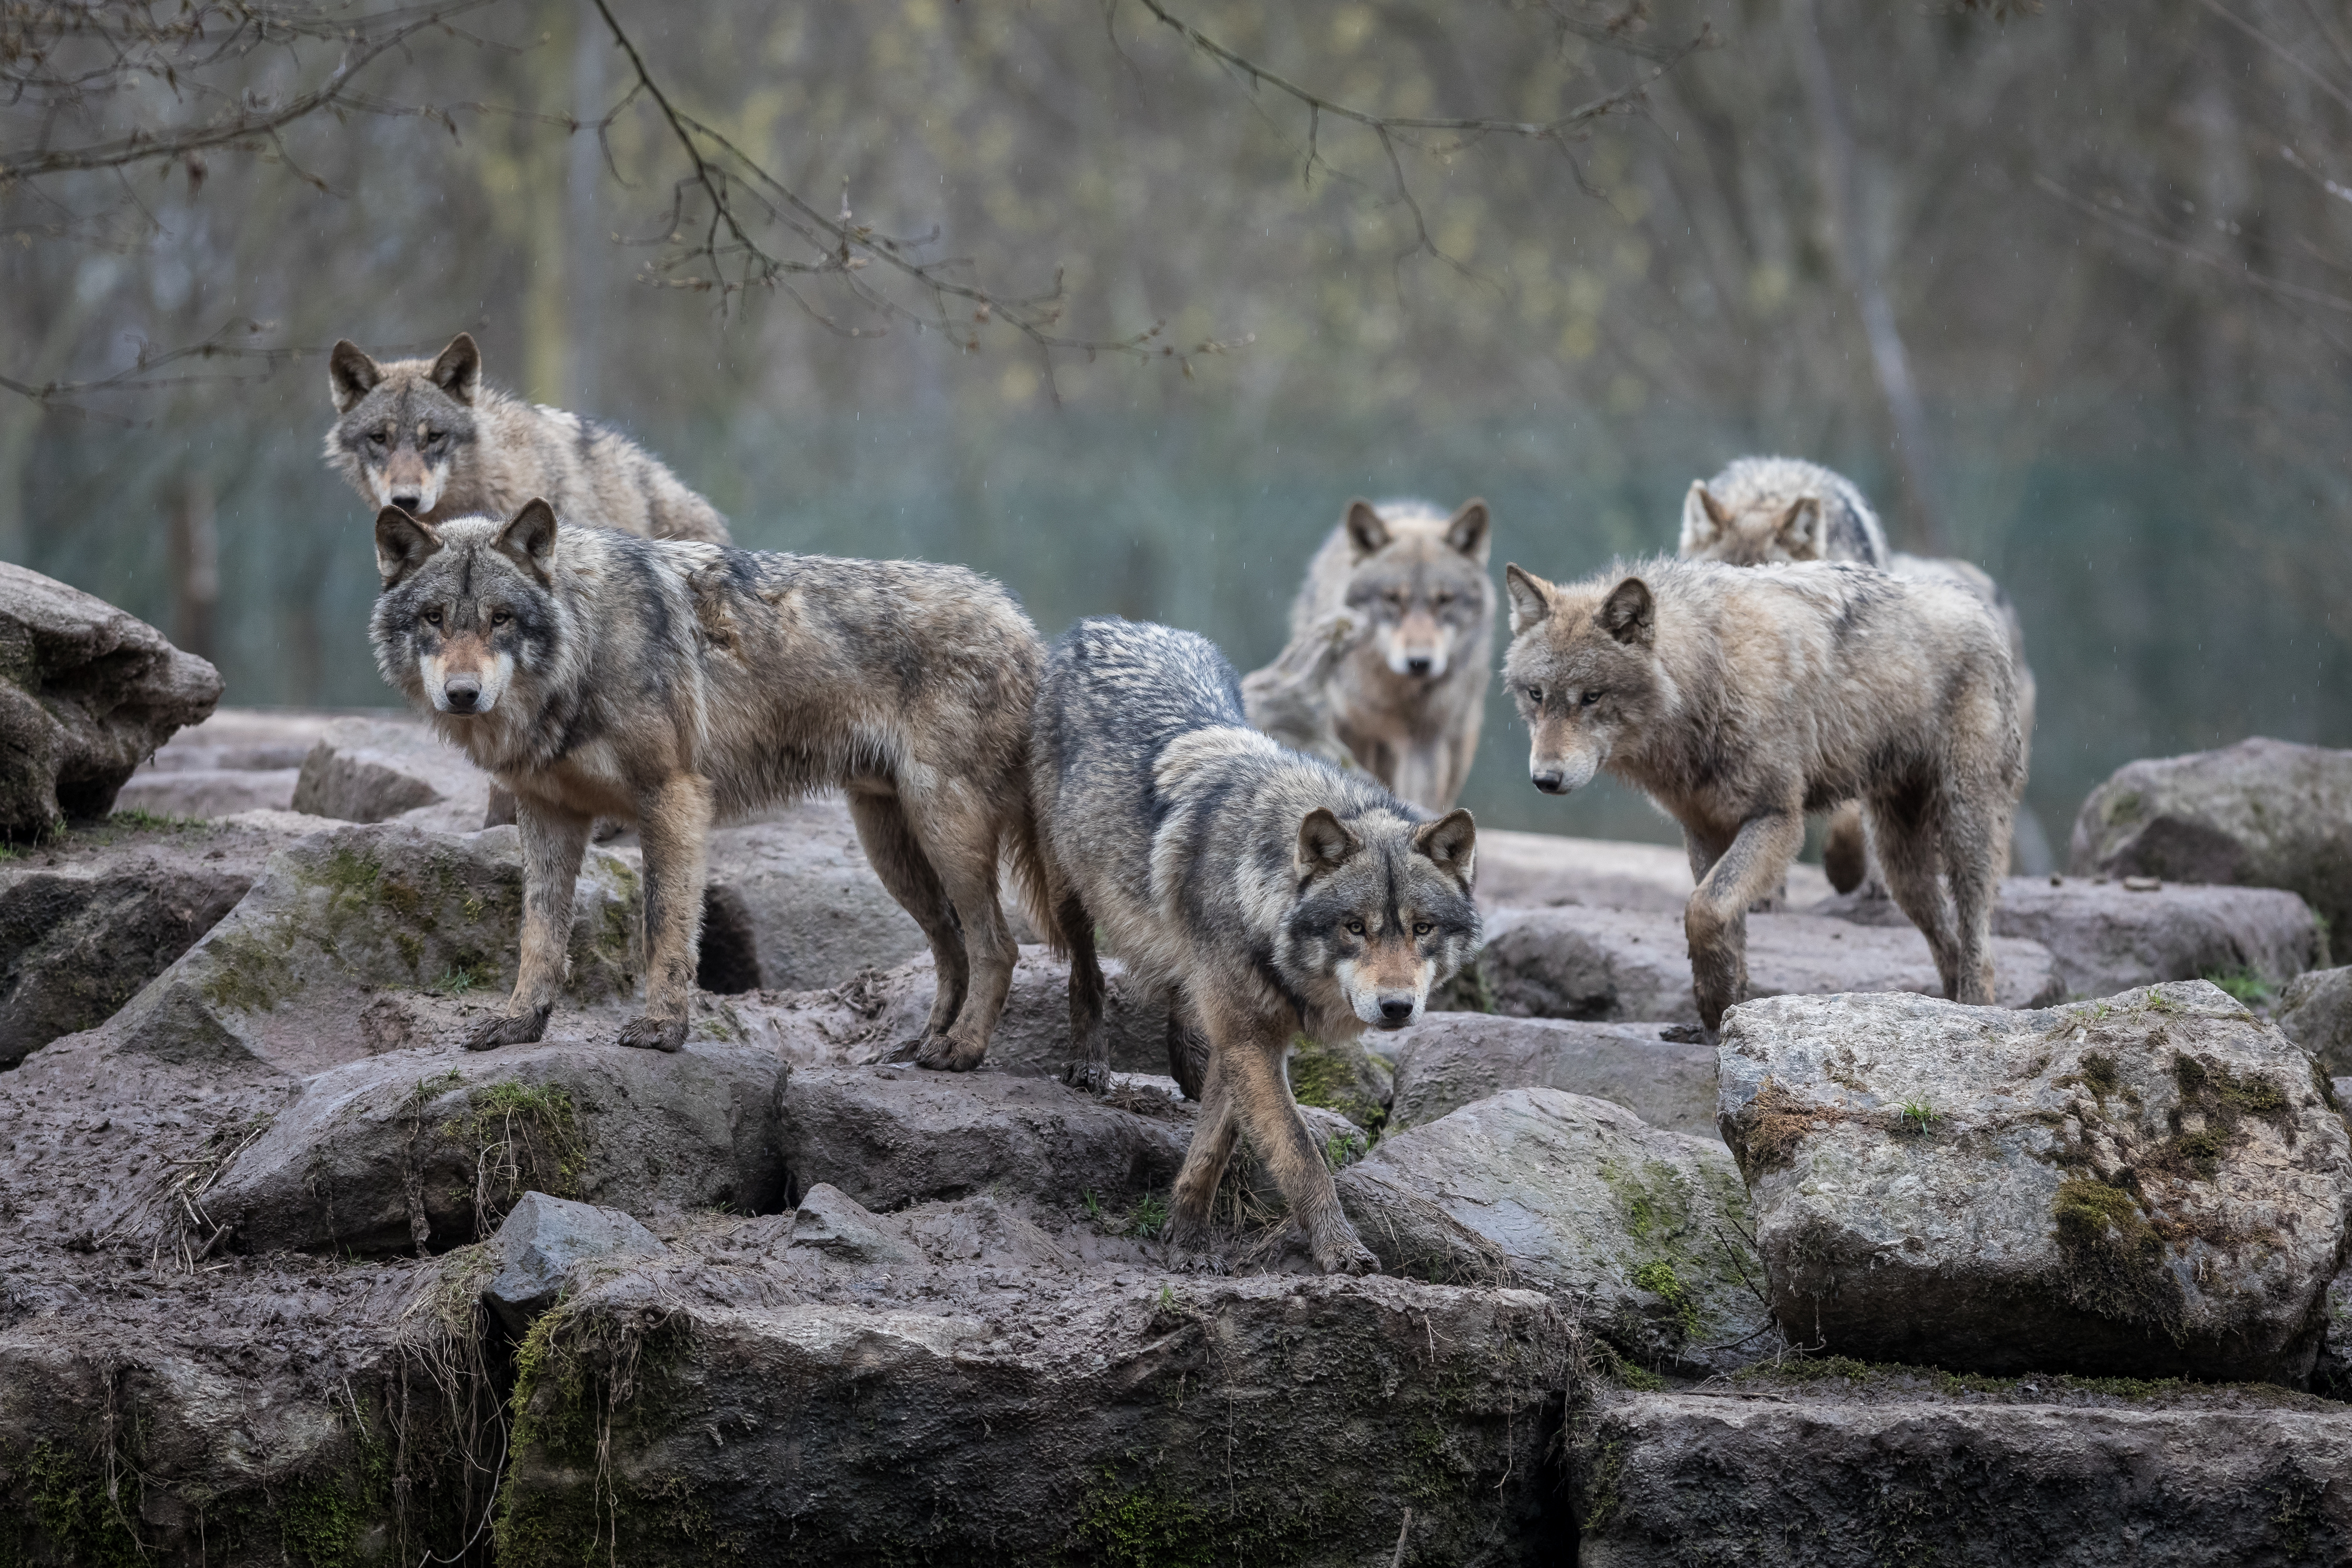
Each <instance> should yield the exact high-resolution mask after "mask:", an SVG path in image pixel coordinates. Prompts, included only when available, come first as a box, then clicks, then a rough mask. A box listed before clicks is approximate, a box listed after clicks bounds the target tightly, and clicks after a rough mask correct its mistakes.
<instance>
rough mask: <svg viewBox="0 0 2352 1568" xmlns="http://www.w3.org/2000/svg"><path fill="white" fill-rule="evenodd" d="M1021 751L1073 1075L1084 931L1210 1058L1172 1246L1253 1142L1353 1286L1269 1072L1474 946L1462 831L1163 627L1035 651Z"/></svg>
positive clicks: (1416, 1008) (1089, 976)
mask: <svg viewBox="0 0 2352 1568" xmlns="http://www.w3.org/2000/svg"><path fill="white" fill-rule="evenodd" d="M1033 735H1034V740H1033V746H1032V756H1031V769H1032V788H1033V791H1034V799H1035V807H1034V814H1033V815H1034V816H1035V818H1036V820H1037V821H1038V822H1039V823H1040V824H1041V825H1042V827H1043V833H1044V843H1045V857H1044V858H1045V875H1046V879H1047V883H1048V890H1047V895H1046V900H1045V901H1046V902H1047V903H1048V904H1049V905H1050V906H1051V907H1053V908H1054V909H1055V911H1056V921H1055V923H1056V926H1057V928H1058V930H1059V932H1060V935H1061V938H1062V940H1063V941H1064V942H1066V943H1067V944H1068V945H1069V947H1070V948H1071V951H1072V965H1071V1021H1072V1030H1073V1034H1074V1037H1075V1045H1076V1051H1077V1053H1078V1056H1079V1058H1081V1059H1080V1062H1079V1064H1078V1066H1079V1067H1080V1068H1082V1069H1094V1070H1093V1071H1092V1072H1091V1073H1090V1074H1089V1076H1098V1069H1099V1065H1100V1063H1101V1062H1102V1059H1103V1037H1102V1032H1101V980H1100V973H1099V970H1098V968H1097V964H1096V960H1095V955H1094V950H1093V941H1094V937H1093V932H1094V930H1095V927H1096V925H1097V922H1098V923H1099V924H1100V926H1101V928H1102V930H1103V931H1105V932H1106V933H1107V934H1108V938H1109V941H1110V942H1111V944H1112V946H1113V947H1114V949H1115V950H1116V951H1117V952H1118V955H1119V958H1120V960H1121V961H1122V962H1123V963H1126V964H1127V965H1128V966H1129V973H1130V974H1132V975H1134V976H1135V978H1136V980H1137V981H1138V982H1139V983H1140V984H1143V985H1145V986H1149V987H1160V988H1165V989H1167V990H1170V991H1172V992H1174V993H1176V994H1177V995H1178V997H1179V998H1180V1005H1181V1010H1182V1012H1183V1014H1184V1016H1186V1018H1187V1019H1188V1021H1190V1022H1192V1023H1194V1024H1196V1025H1197V1026H1199V1028H1200V1029H1201V1031H1202V1033H1203V1034H1205V1036H1206V1037H1207V1040H1208V1046H1209V1059H1208V1067H1207V1073H1206V1077H1205V1080H1204V1082H1203V1085H1202V1092H1201V1095H1200V1098H1201V1100H1202V1113H1201V1119H1200V1121H1198V1123H1197V1124H1196V1130H1195V1131H1194V1134H1193V1139H1192V1147H1191V1150H1190V1151H1189V1152H1188V1153H1187V1154H1186V1157H1185V1164H1184V1169H1183V1172H1182V1173H1181V1174H1180V1175H1179V1177H1178V1180H1177V1187H1176V1194H1175V1203H1174V1220H1175V1234H1176V1235H1177V1237H1179V1239H1180V1240H1183V1239H1190V1240H1197V1239H1198V1238H1199V1237H1200V1236H1201V1235H1202V1232H1203V1230H1204V1228H1205V1226H1206V1224H1207V1218H1208V1210H1209V1201H1210V1199H1211V1197H1212V1196H1213V1194H1214V1192H1215V1189H1216V1184H1217V1180H1218V1178H1219V1176H1220V1175H1221V1174H1222V1173H1223V1169H1224V1165H1225V1163H1226V1161H1227V1160H1228V1159H1229V1158H1230V1156H1231V1153H1232V1149H1233V1142H1234V1137H1235V1136H1236V1135H1237V1133H1238V1132H1239V1131H1242V1130H1244V1128H1245V1129H1246V1130H1247V1131H1248V1133H1249V1136H1250V1140H1251V1146H1252V1147H1253V1148H1254V1149H1255V1150H1257V1151H1258V1152H1259V1153H1260V1154H1261V1155H1262V1156H1263V1157H1265V1159H1266V1160H1267V1161H1268V1163H1269V1164H1270V1165H1271V1166H1272V1168H1273V1171H1274V1173H1275V1178H1276V1183H1277V1184H1278V1185H1279V1186H1280V1187H1281V1189H1282V1191H1283V1193H1284V1194H1285V1195H1286V1197H1287V1198H1288V1199H1289V1201H1290V1204H1291V1208H1292V1213H1293V1214H1294V1215H1296V1216H1297V1218H1298V1219H1299V1221H1300V1223H1301V1224H1302V1225H1303V1226H1305V1227H1306V1230H1307V1239H1308V1245H1309V1247H1310V1248H1311V1249H1312V1250H1313V1252H1314V1254H1315V1256H1316V1258H1317V1261H1318V1264H1320V1265H1321V1266H1322V1267H1323V1268H1326V1269H1340V1268H1347V1269H1356V1268H1364V1267H1368V1266H1369V1265H1370V1255H1369V1254H1368V1253H1366V1252H1365V1250H1364V1248H1363V1247H1362V1244H1361V1242H1360V1241H1359V1240H1358V1239H1357V1237H1356V1236H1355V1233H1354V1231H1353V1229H1352V1227H1350V1226H1349V1224H1348V1221H1347V1218H1346V1216H1345V1215H1342V1214H1341V1213H1340V1212H1339V1201H1338V1196H1337V1194H1336V1192H1335V1191H1334V1189H1333V1187H1332V1185H1331V1178H1330V1173H1329V1172H1328V1170H1327V1169H1326V1168H1325V1166H1324V1164H1323V1161H1322V1157H1321V1155H1320V1154H1319V1153H1318V1152H1317V1151H1316V1149H1315V1148H1314V1146H1313V1144H1312V1142H1311V1141H1310V1140H1309V1139H1308V1138H1307V1132H1306V1129H1305V1127H1304V1125H1303V1123H1302V1122H1301V1121H1300V1120H1299V1118H1298V1114H1297V1108H1296V1102H1295V1101H1293V1100H1292V1099H1291V1097H1290V1091H1289V1088H1288V1085H1287V1083H1286V1081H1285V1079H1284V1075H1283V1068H1282V1062H1283V1058H1284V1057H1285V1056H1286V1053H1287V1051H1288V1048H1289V1042H1290V1040H1291V1039H1292V1038H1293V1037H1294V1036H1296V1035H1298V1034H1301V1033H1304V1034H1307V1035H1309V1036H1312V1037H1316V1038H1318V1039H1324V1040H1333V1039H1348V1038H1352V1037H1354V1036H1356V1035H1357V1034H1358V1033H1360V1031H1361V1030H1363V1029H1364V1028H1365V1027H1366V1026H1378V1027H1383V1028H1398V1027H1402V1026H1404V1025H1406V1024H1408V1023H1410V1022H1412V1020H1413V1019H1414V1018H1416V1017H1417V1016H1419V1015H1420V1013H1421V1011H1422V1009H1423V1006H1424V1005H1426V1003H1427V1000H1428V995H1429V991H1430V988H1431V986H1432V985H1433V984H1438V983H1441V982H1442V981H1443V980H1444V979H1445V978H1446V977H1447V976H1449V975H1451V974H1452V973H1454V971H1455V970H1457V969H1458V968H1459V967H1460V966H1461V964H1462V963H1464V962H1465V960H1466V959H1467V958H1468V957H1469V955H1470V953H1471V952H1473V951H1474V950H1475V948H1476V946H1477V944H1478V942H1479V936H1480V930H1479V921H1478V910H1477V905H1476V903H1475V900H1473V899H1472V897H1471V892H1470V883H1471V877H1472V872H1473V868H1474V863H1475V862H1474V855H1475V829H1474V827H1473V826H1472V825H1471V822H1470V817H1469V814H1468V813H1467V812H1460V811H1457V812H1454V813H1453V814H1452V815H1450V816H1446V817H1444V818H1443V819H1441V820H1438V821H1434V822H1433V821H1429V820H1427V816H1426V814H1425V813H1423V812H1421V811H1419V810H1418V809H1416V808H1414V807H1412V806H1411V805H1406V804H1405V803H1403V802H1402V801H1400V800H1398V799H1397V798H1396V797H1395V796H1393V795H1391V794H1389V792H1388V791H1386V790H1384V789H1382V788H1381V787H1380V786H1379V785H1378V784H1374V783H1373V782H1371V781H1370V780H1369V779H1366V778H1363V777H1361V776H1360V775H1353V774H1347V773H1340V772H1339V770H1337V769H1335V768H1333V767H1331V766H1330V765H1329V764H1328V763H1322V762H1319V761H1318V760H1316V759H1313V758H1310V757H1307V756H1303V755H1301V754H1299V753H1297V752H1289V751H1286V750H1285V749H1283V748H1282V747H1281V746H1279V745H1277V744H1276V743H1275V742H1273V741H1271V740H1269V739H1268V738H1267V737H1265V735H1262V734H1260V733H1258V732H1257V731H1254V730H1252V729H1250V728H1249V727H1248V725H1247V722H1246V721H1245V720H1244V716H1243V708H1242V700H1241V693H1240V689H1239V687H1238V684H1237V682H1236V680H1235V678H1234V671H1233V668H1232V667H1231V666H1230V665H1228V664H1227V663H1226V662H1225V660H1224V658H1223V655H1221V654H1219V653H1218V652H1217V650H1216V649H1215V648H1214V647H1212V646H1211V645H1210V644H1209V643H1208V642H1206V641H1205V640H1203V639H1202V638H1201V637H1195V636H1193V635H1192V634H1191V633H1189V632H1180V631H1174V630H1171V629H1170V628H1168V627H1166V626H1149V625H1139V624H1136V623H1132V622H1128V621H1122V620H1118V619H1109V618H1106V619H1097V620H1087V621H1082V622H1080V623H1079V624H1078V625H1077V626H1076V627H1075V628H1073V629H1072V630H1071V631H1070V632H1069V634H1068V635H1067V636H1066V637H1063V638H1062V639H1061V640H1060V641H1059V642H1057V643H1055V646H1054V648H1053V650H1052V652H1051V653H1050V655H1049V656H1048V658H1047V662H1046V668H1045V677H1044V679H1043V680H1042V681H1041V683H1040V685H1039V689H1038V698H1037V709H1036V718H1035V721H1034V730H1033Z"/></svg>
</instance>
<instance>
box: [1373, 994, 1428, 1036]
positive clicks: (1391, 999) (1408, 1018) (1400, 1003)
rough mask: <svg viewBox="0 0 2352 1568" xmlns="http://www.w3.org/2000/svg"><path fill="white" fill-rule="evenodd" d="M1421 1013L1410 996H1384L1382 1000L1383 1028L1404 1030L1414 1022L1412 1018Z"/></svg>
mask: <svg viewBox="0 0 2352 1568" xmlns="http://www.w3.org/2000/svg"><path fill="white" fill-rule="evenodd" d="M1419 1011H1420V1008H1419V1007H1417V1006H1416V1005H1414V1003H1413V999H1412V997H1410V996H1383V997H1381V1028H1383V1029H1402V1028H1403V1027H1404V1026H1406V1025H1407V1024H1410V1023H1412V1016H1413V1015H1414V1014H1415V1013H1417V1012H1419Z"/></svg>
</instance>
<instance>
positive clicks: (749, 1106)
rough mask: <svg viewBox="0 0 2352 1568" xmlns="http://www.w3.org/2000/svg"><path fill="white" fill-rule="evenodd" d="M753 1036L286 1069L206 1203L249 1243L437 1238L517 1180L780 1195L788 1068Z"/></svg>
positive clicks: (761, 1208) (656, 1205) (547, 1189)
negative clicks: (261, 1128)
mask: <svg viewBox="0 0 2352 1568" xmlns="http://www.w3.org/2000/svg"><path fill="white" fill-rule="evenodd" d="M787 1070H788V1069H787V1068H785V1066H784V1064H783V1063H782V1061H780V1060H778V1059H777V1058H776V1057H775V1056H774V1054H773V1053H772V1052H770V1051H768V1050H765V1049H763V1048H761V1047H757V1046H745V1045H740V1044H737V1043H734V1042H730V1041H724V1040H712V1039H689V1040H688V1042H687V1047H686V1048H685V1049H684V1050H683V1051H679V1052H677V1053H676V1054H669V1053H665V1052H660V1051H644V1050H632V1049H629V1048H627V1047H622V1046H614V1045H606V1044H601V1043H599V1044H590V1043H588V1042H585V1041H582V1040H577V1039H570V1040H557V1041H554V1042H551V1043H547V1044H541V1045H536V1046H509V1047H505V1048H503V1049H500V1050H497V1051H486V1052H482V1053H479V1054H474V1053H467V1052H459V1051H451V1050H447V1049H446V1048H443V1049H417V1050H404V1051H394V1052H389V1053H387V1054H385V1055H383V1056H377V1057H371V1058H366V1059H364V1060H362V1061H355V1062H347V1063H345V1064H344V1065H342V1066H341V1067H338V1068H330V1069H329V1070H327V1071H325V1072H322V1073H320V1074H319V1075H318V1076H317V1077H315V1078H313V1079H310V1081H309V1082H307V1083H305V1084H304V1085H303V1086H302V1094H301V1097H300V1098H299V1100H296V1101H295V1102H294V1103H293V1104H292V1105H291V1106H289V1107H288V1108H287V1109H286V1110H282V1111H280V1112H278V1115H277V1116H276V1117H275V1118H274V1119H273V1120H272V1121H270V1123H269V1126H268V1131H265V1132H263V1133H262V1134H261V1136H260V1137H259V1138H257V1139H256V1140H255V1141H254V1142H253V1143H252V1145H251V1146H250V1147H248V1148H247V1149H246V1150H245V1151H244V1152H242V1153H240V1154H238V1155H237V1157H236V1162H235V1163H233V1164H231V1165H230V1166H229V1167H228V1170H227V1172H226V1173H225V1174H224V1175H223V1176H222V1177H221V1178H220V1180H219V1183H218V1184H217V1185H215V1187H214V1188H213V1190H212V1193H211V1194H210V1195H209V1196H208V1197H207V1199H206V1200H205V1212H206V1213H207V1215H209V1216H210V1217H211V1218H212V1219H213V1220H214V1221H215V1222H216V1223H217V1224H220V1225H222V1226H228V1227H229V1228H230V1229H232V1230H233V1231H234V1232H235V1234H236V1237H237V1239H238V1242H239V1244H240V1245H241V1246H243V1247H247V1248H248V1249H250V1250H254V1251H270V1250H276V1249H280V1248H287V1247H299V1248H315V1247H331V1248H334V1249H336V1250H337V1251H341V1252H362V1253H365V1252H383V1251H392V1250H406V1249H409V1248H412V1247H413V1248H415V1249H416V1250H419V1251H423V1250H425V1248H427V1247H432V1248H435V1249H436V1250H437V1249H441V1248H446V1247H450V1246H453V1245H456V1244H457V1243H460V1242H467V1241H472V1240H474V1239H476V1238H477V1237H481V1236H487V1235H488V1234H489V1233H490V1231H491V1230H493V1229H495V1228H496V1227H497V1226H498V1224H499V1219H500V1218H501V1217H502V1216H503V1215H505V1214H506V1213H507V1211H508V1209H509V1207H510V1206H512V1205H514V1204H515V1203H516V1202H517V1201H518V1200H520V1198H521V1197H522V1196H523V1195H524V1194H526V1193H528V1192H533V1191H536V1192H540V1193H544V1194H550V1195H551V1196H555V1197H564V1198H572V1199H574V1200H577V1201H580V1202H583V1203H591V1204H597V1205H603V1206H604V1207H607V1208H616V1209H621V1210H625V1211H626V1212H628V1213H630V1214H634V1215H651V1214H656V1213H661V1212H666V1211H676V1210H682V1209H694V1208H708V1207H710V1206H712V1205H727V1206H729V1207H730V1208H732V1209H734V1210H735V1211H736V1212H738V1213H744V1214H758V1213H763V1212H767V1211H769V1210H772V1209H775V1208H779V1207H782V1198H783V1163H782V1156H781V1153H780V1151H779V1146H778V1131H777V1121H776V1114H777V1104H778V1100H779V1099H780V1097H781V1096H782V1093H783V1091H784V1082H785V1078H786V1073H787Z"/></svg>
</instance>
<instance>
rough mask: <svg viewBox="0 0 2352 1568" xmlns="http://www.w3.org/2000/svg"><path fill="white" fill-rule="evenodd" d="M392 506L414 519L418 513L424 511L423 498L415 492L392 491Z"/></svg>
mask: <svg viewBox="0 0 2352 1568" xmlns="http://www.w3.org/2000/svg"><path fill="white" fill-rule="evenodd" d="M392 504H393V505H394V506H396V507H398V508H399V509H400V510H403V511H404V512H406V513H407V514H408V515H409V516H411V517H415V515H416V514H417V513H418V512H420V511H423V510H425V498H424V497H423V496H422V495H419V494H418V493H417V492H416V491H415V490H394V492H393V496H392Z"/></svg>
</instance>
